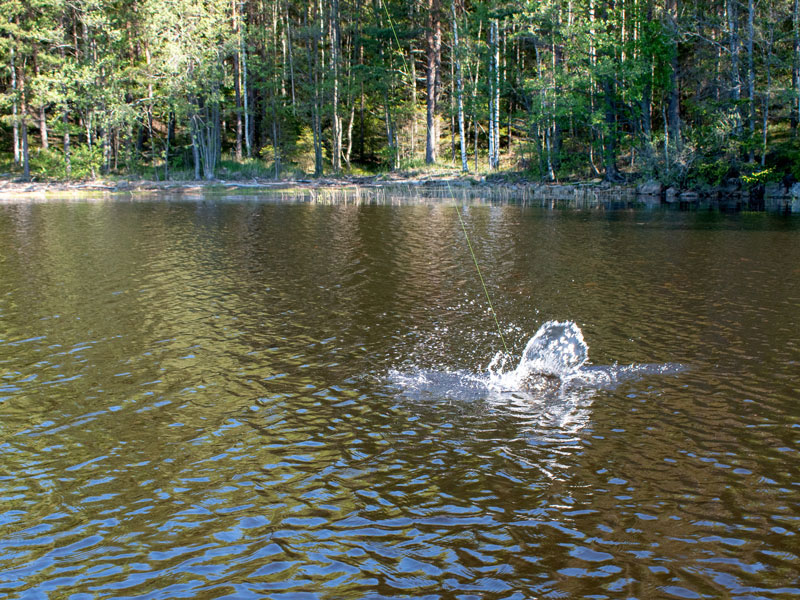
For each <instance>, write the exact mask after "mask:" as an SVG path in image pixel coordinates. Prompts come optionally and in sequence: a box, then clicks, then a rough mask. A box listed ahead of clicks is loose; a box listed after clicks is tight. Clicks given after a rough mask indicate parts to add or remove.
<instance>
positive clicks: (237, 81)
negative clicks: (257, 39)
mask: <svg viewBox="0 0 800 600" xmlns="http://www.w3.org/2000/svg"><path fill="white" fill-rule="evenodd" d="M238 3H239V2H238V0H233V2H232V12H233V32H234V35H235V36H237V39H238V38H239V37H240V36H241V33H240V31H239V15H238V14H237V4H238ZM240 46H241V45H240V44H237V50H236V52H234V53H233V91H234V97H235V101H236V146H235V147H234V152H235V156H236V160H238V161H240V160H242V135H243V132H242V121H243V114H242V81H241V80H242V69H241V65H240V63H241V58H240V50H239V48H240Z"/></svg>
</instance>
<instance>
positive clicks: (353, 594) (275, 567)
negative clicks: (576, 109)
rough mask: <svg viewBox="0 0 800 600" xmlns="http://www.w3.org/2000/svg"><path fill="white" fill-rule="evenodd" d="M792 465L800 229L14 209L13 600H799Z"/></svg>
mask: <svg viewBox="0 0 800 600" xmlns="http://www.w3.org/2000/svg"><path fill="white" fill-rule="evenodd" d="M458 211H460V214H461V217H462V218H463V221H464V224H465V227H466V229H467V231H468V232H469V236H470V240H471V242H472V245H473V247H474V251H475V255H476V258H477V261H478V263H479V264H480V266H481V269H482V273H483V277H484V280H485V282H486V286H487V289H488V291H489V294H490V296H491V299H492V302H493V304H494V309H495V311H496V315H497V318H498V323H499V325H500V328H501V331H502V333H503V337H504V339H505V342H506V343H507V345H508V350H509V354H508V355H507V356H505V357H504V356H502V355H501V356H498V352H500V351H502V350H503V343H502V341H501V339H500V334H499V333H498V330H497V327H496V325H495V321H494V319H493V316H492V313H491V312H490V311H489V310H488V306H487V302H486V299H485V295H484V291H483V288H482V286H481V282H480V279H479V278H478V276H477V273H476V270H475V265H474V263H473V261H472V258H471V256H470V251H469V248H468V246H467V243H466V241H465V236H464V232H463V231H462V227H461V224H460V222H459V217H458V215H459V213H458ZM549 320H558V321H562V322H573V323H574V324H576V326H577V327H579V329H580V332H581V333H582V336H583V338H584V340H585V344H586V346H587V347H588V356H589V360H588V362H587V363H586V364H585V365H584V366H583V369H585V371H586V373H592V374H594V375H596V376H597V377H595V378H589V379H590V380H589V379H587V380H585V381H582V382H580V383H579V384H575V385H572V384H565V383H563V382H562V383H559V382H558V381H557V380H556V382H555V383H554V382H553V381H551V378H546V380H547V381H546V384H545V385H543V386H533V387H521V388H520V389H514V386H513V385H510V384H508V380H507V379H506V380H504V379H503V377H504V376H507V375H508V374H509V373H510V372H511V370H512V368H513V367H514V366H515V364H516V361H518V360H519V359H520V356H521V355H522V352H523V350H524V349H525V346H526V343H527V342H528V340H529V339H530V338H531V337H532V336H533V335H534V333H536V331H537V330H538V329H539V327H540V326H541V325H542V324H543V323H545V322H547V321H549ZM493 360H495V363H494V370H493V371H491V372H490V371H489V370H488V367H489V365H490V363H492V361H493ZM504 361H505V362H504ZM631 365H632V366H631ZM498 381H500V382H501V384H502V385H495V384H496V383H497V382H498ZM503 382H504V383H503ZM799 452H800V219H798V217H797V216H794V217H783V216H777V215H769V214H746V213H740V214H730V215H726V214H721V213H719V212H713V211H711V212H710V211H696V212H678V211H674V210H663V209H661V208H655V209H650V210H627V209H622V210H592V211H581V210H546V209H540V208H531V207H521V206H516V205H489V204H480V203H472V204H471V205H469V206H462V207H460V208H459V209H456V208H454V206H452V205H447V204H444V203H438V202H431V203H427V204H413V203H408V204H405V203H396V204H394V205H371V204H366V205H352V204H350V205H344V204H339V205H328V206H322V205H315V204H308V203H298V204H292V203H269V202H259V201H258V200H257V199H249V200H248V199H245V200H241V201H237V202H232V201H220V200H217V201H214V200H210V199H207V200H199V201H191V202H188V201H187V202H184V201H163V202H158V201H155V202H150V201H146V202H145V201H142V202H130V201H107V202H91V203H90V202H70V203H59V202H51V203H43V204H32V205H23V204H19V205H14V204H10V205H4V206H0V596H3V597H10V598H26V599H27V598H68V599H71V600H83V599H89V598H93V599H94V598H165V599H166V598H245V599H246V598H274V599H311V598H331V599H333V598H337V599H338V598H376V599H377V598H458V599H489V598H491V599H495V598H497V599H500V598H503V599H514V600H523V599H528V598H593V599H599V598H641V599H645V598H679V599H681V598H683V599H685V598H737V599H745V598H747V599H751V598H768V599H777V598H789V597H800V535H799V534H800V456H799V455H798V453H799Z"/></svg>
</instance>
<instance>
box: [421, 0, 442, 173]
mask: <svg viewBox="0 0 800 600" xmlns="http://www.w3.org/2000/svg"><path fill="white" fill-rule="evenodd" d="M439 9H440V7H439V0H428V28H427V31H426V43H427V72H426V77H425V94H426V109H427V113H426V121H425V126H426V135H425V164H429V165H430V164H433V163H435V162H436V160H437V159H438V144H439V135H438V134H439V131H438V127H437V122H436V119H437V114H436V108H437V104H438V101H439V80H440V74H439V69H440V68H441V60H442V57H441V54H442V24H441V18H440V14H439V12H440V11H439Z"/></svg>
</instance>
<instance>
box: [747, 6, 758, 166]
mask: <svg viewBox="0 0 800 600" xmlns="http://www.w3.org/2000/svg"><path fill="white" fill-rule="evenodd" d="M754 15H755V6H754V3H753V0H748V1H747V103H748V111H747V113H748V114H747V117H748V125H749V126H750V138H751V139H750V143H749V144H748V146H749V152H748V158H749V160H750V162H753V161H755V148H754V147H753V143H754V142H755V137H756V74H755V67H754V65H753V37H754V35H755V33H754V29H755V27H754V24H753V20H754Z"/></svg>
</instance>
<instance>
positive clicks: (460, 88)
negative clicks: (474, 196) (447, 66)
mask: <svg viewBox="0 0 800 600" xmlns="http://www.w3.org/2000/svg"><path fill="white" fill-rule="evenodd" d="M450 8H451V10H452V12H453V60H454V61H455V63H456V64H455V71H456V93H457V95H458V109H457V110H458V137H459V140H460V146H461V171H462V172H464V173H467V172H469V164H468V163H467V140H466V136H465V135H464V82H463V80H462V79H461V57H460V56H459V47H458V19H457V16H456V1H455V0H451V3H450Z"/></svg>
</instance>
